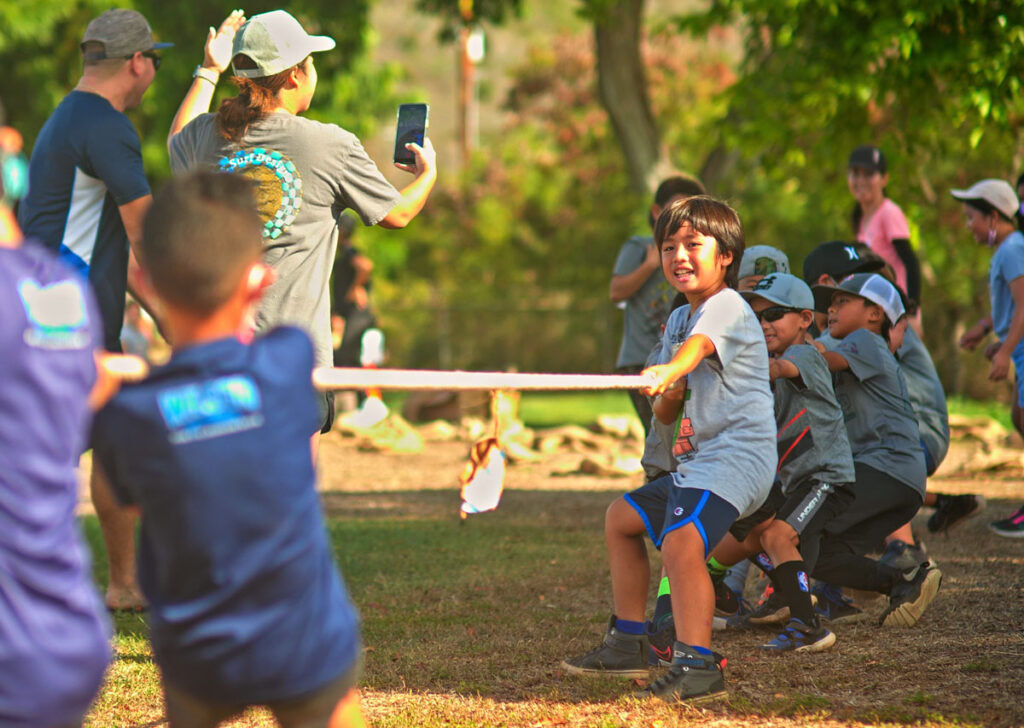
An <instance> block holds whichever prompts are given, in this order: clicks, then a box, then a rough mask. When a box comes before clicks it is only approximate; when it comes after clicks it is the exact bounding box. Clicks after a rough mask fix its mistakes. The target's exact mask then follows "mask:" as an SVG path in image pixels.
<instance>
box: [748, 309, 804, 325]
mask: <svg viewBox="0 0 1024 728" xmlns="http://www.w3.org/2000/svg"><path fill="white" fill-rule="evenodd" d="M802 310H803V309H799V308H790V307H789V306H769V307H768V308H766V309H764V310H763V311H759V312H758V313H757V320H758V321H767V322H768V323H774V322H776V321H778V320H779V319H780V318H782V317H783V316H785V315H786V314H787V313H799V312H800V311H802Z"/></svg>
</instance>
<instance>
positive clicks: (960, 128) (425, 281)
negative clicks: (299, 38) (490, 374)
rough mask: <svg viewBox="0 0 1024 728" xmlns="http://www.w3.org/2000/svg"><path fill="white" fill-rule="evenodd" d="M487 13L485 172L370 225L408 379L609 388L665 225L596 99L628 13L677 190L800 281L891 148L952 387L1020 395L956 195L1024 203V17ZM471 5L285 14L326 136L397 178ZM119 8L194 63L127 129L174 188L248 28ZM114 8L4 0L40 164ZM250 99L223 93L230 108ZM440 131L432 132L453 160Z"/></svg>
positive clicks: (186, 8) (160, 7)
mask: <svg viewBox="0 0 1024 728" xmlns="http://www.w3.org/2000/svg"><path fill="white" fill-rule="evenodd" d="M477 2H478V3H479V4H478V5H477V9H478V14H477V15H476V16H475V17H474V18H473V19H472V20H471V21H470V22H471V23H473V24H480V25H482V27H483V29H484V30H485V31H486V32H487V33H488V38H489V39H492V38H497V39H498V40H497V41H495V42H493V43H490V48H489V49H488V55H487V57H485V59H484V60H483V61H482V63H481V64H480V70H481V73H482V74H484V76H485V77H486V79H485V80H486V83H485V84H483V85H482V86H481V88H480V89H479V90H478V93H479V104H480V113H481V114H482V115H486V118H487V123H486V124H482V125H481V128H482V129H483V131H482V132H481V137H480V140H479V144H478V146H477V148H476V150H475V152H474V153H473V155H472V156H471V158H470V159H469V161H468V163H467V164H465V165H462V164H459V163H458V162H457V161H456V160H454V159H452V158H449V157H450V156H452V155H448V156H445V155H443V154H442V156H441V161H442V165H441V167H440V171H441V176H440V180H439V183H438V186H437V188H436V189H435V192H434V193H433V195H432V197H431V199H430V201H429V203H428V205H427V208H426V209H425V211H424V212H423V214H421V215H420V217H419V218H417V219H416V220H415V221H414V222H413V223H412V224H411V225H410V226H409V227H408V228H407V229H405V230H403V231H399V232H391V231H385V230H379V229H360V230H359V231H358V235H357V238H356V241H357V245H358V246H359V247H360V248H361V249H363V250H364V251H365V252H366V253H367V254H368V255H369V256H370V257H371V258H372V259H373V260H374V262H375V265H376V269H375V276H374V285H375V288H374V305H375V308H376V309H377V311H378V314H379V318H380V320H381V322H382V326H383V328H384V329H385V332H386V333H387V336H388V341H389V350H390V356H391V359H390V364H391V365H394V366H410V367H421V368H426V367H444V368H463V369H504V368H518V369H520V370H524V371H527V370H529V371H545V370H546V371H580V372H583V371H610V370H611V369H612V367H613V364H614V357H615V353H616V351H617V347H618V343H619V336H620V331H621V312H620V311H618V310H617V309H616V308H615V307H614V306H613V305H612V304H611V303H610V302H609V300H608V295H607V291H608V283H609V278H610V275H611V269H612V264H613V262H614V260H615V257H616V254H617V252H618V249H619V247H620V245H621V243H622V241H623V240H625V239H626V238H627V237H628V236H629V235H631V234H634V233H638V232H644V231H645V230H647V229H648V225H647V220H646V214H647V209H648V207H649V204H650V196H649V192H647V191H644V190H638V189H637V188H636V185H635V184H634V183H633V182H634V181H635V180H634V178H632V177H631V176H630V174H629V171H628V170H629V167H628V165H627V162H626V150H627V147H628V145H625V144H624V143H623V140H622V139H620V138H618V137H617V136H616V132H615V131H614V130H613V127H612V125H611V124H610V123H609V115H608V109H607V108H606V105H605V103H607V102H605V103H602V100H601V97H600V94H599V93H598V86H597V81H598V79H597V70H596V69H597V59H596V47H597V44H596V43H595V34H596V32H597V29H598V27H599V24H600V23H602V22H605V21H606V19H607V18H608V17H612V16H610V15H609V13H610V12H619V13H627V14H632V15H634V16H635V17H638V18H639V19H640V20H641V21H642V22H641V28H642V35H641V42H640V44H639V49H640V57H641V63H642V70H643V74H644V80H643V82H644V83H645V84H646V86H647V91H648V94H647V96H648V98H649V103H650V110H651V112H652V113H653V116H654V118H655V120H656V126H657V130H656V137H657V138H656V140H655V141H656V143H657V144H658V146H659V148H660V149H662V160H661V162H660V166H659V167H658V171H668V170H672V169H674V170H680V171H684V172H687V173H690V174H694V175H697V176H699V177H701V178H702V179H703V180H704V181H705V183H706V184H707V186H708V188H709V191H710V192H711V193H712V194H714V195H716V196H718V197H721V198H724V199H726V200H728V201H729V202H730V203H731V204H733V205H734V206H735V207H736V208H737V210H738V211H739V212H740V215H741V217H742V218H743V221H744V225H745V227H746V231H747V239H748V244H758V243H764V244H769V245H775V246H777V247H779V248H781V249H783V250H785V251H786V252H787V254H788V255H789V257H790V260H791V262H792V264H793V266H794V268H795V272H797V273H799V271H800V267H801V261H802V259H803V256H804V255H805V254H806V252H807V251H809V250H810V249H811V248H813V247H814V246H815V245H817V244H818V243H820V242H823V241H825V240H833V239H850V238H852V236H853V233H852V231H851V227H850V211H851V208H852V204H853V201H852V198H851V196H850V194H849V192H848V190H847V187H846V159H847V156H848V154H849V151H850V150H851V149H852V148H853V147H854V146H856V145H858V144H862V143H874V144H878V145H879V146H881V147H882V148H883V150H884V151H885V153H886V155H887V157H888V159H889V163H890V183H889V186H888V189H887V193H888V195H889V196H890V197H891V198H892V199H893V200H894V201H896V202H897V203H898V204H899V205H900V206H901V207H902V208H903V210H904V212H905V213H906V214H907V217H908V218H909V220H910V222H911V226H912V238H913V239H912V242H913V244H914V246H915V248H916V250H917V252H918V255H919V257H920V258H921V261H922V264H923V267H924V291H923V295H922V297H923V299H924V300H923V302H922V303H923V309H924V327H925V338H926V342H927V343H928V345H929V348H930V349H931V351H932V353H933V358H934V359H935V362H936V364H937V366H938V368H939V371H940V375H941V376H942V378H943V381H944V383H945V385H946V387H947V391H949V392H957V393H960V394H965V395H968V396H975V397H981V398H988V397H992V396H1000V397H1004V396H1006V395H1007V393H1008V388H1007V387H1005V385H992V384H990V383H988V382H987V381H986V374H987V369H988V368H987V365H986V363H985V362H984V361H983V360H982V359H981V358H980V355H978V354H966V355H965V354H962V353H960V352H958V351H957V349H956V346H955V342H956V339H957V337H958V336H959V334H960V332H961V331H962V330H963V329H964V328H965V326H969V325H971V324H973V322H974V321H976V320H977V318H978V317H979V316H981V315H982V314H983V313H985V312H986V311H987V306H988V294H987V268H988V260H989V257H990V253H989V251H987V250H985V249H983V248H981V247H979V246H977V245H976V244H975V243H974V242H973V240H972V239H971V238H970V237H969V235H968V234H967V232H966V230H965V228H964V223H963V215H962V212H961V209H960V206H959V204H958V203H956V202H955V201H954V200H953V199H952V198H951V197H950V195H949V190H950V189H951V188H959V187H964V186H967V185H969V184H971V183H972V182H974V181H976V180H978V179H981V178H983V177H999V178H1003V179H1007V180H1009V181H1010V182H1011V183H1012V182H1013V181H1015V180H1016V177H1017V175H1018V173H1020V172H1021V171H1024V170H1022V167H1024V139H1022V134H1021V124H1022V119H1024V116H1022V113H1021V112H1022V103H1021V101H1020V78H1021V77H1022V72H1024V67H1022V66H1024V0H1002V1H999V0H959V1H958V2H948V1H947V0H893V1H892V2H889V3H876V2H869V1H867V0H702V1H697V0H647V2H645V1H644V0H573V1H572V2H570V3H566V4H565V6H567V7H568V8H569V10H565V9H564V8H562V7H561V6H560V9H559V10H553V9H552V8H551V6H550V5H548V4H547V3H546V2H544V0H487V1H486V2H483V1H482V0H477ZM465 3H466V0H462V4H460V2H459V0H418V1H417V0H394V1H393V2H391V1H389V2H387V3H384V2H380V3H375V2H373V0H348V1H347V2H344V3H332V2H326V1H324V0H295V2H292V3H289V4H288V6H287V9H288V10H289V11H290V12H292V13H293V14H295V15H296V16H297V17H299V18H300V20H301V21H302V22H303V24H304V25H305V26H306V28H307V29H309V30H310V32H314V33H326V34H329V35H331V36H333V37H334V38H335V39H336V40H337V41H338V46H339V50H338V51H336V52H332V53H327V54H322V56H320V57H318V59H317V66H318V71H319V76H320V85H319V88H318V91H317V95H316V98H315V100H314V105H313V108H312V109H311V110H310V112H309V115H310V116H311V117H314V118H317V119H320V120H324V121H332V122H334V123H338V124H339V125H341V126H344V127H345V128H348V129H350V130H351V131H353V132H355V133H356V134H357V135H359V136H360V137H361V138H364V139H365V140H367V141H368V142H370V143H368V145H367V146H368V147H369V148H371V152H374V156H375V158H376V159H377V160H378V163H379V165H380V166H381V167H382V168H386V167H389V166H390V165H389V163H388V157H389V154H390V148H388V147H387V145H386V143H384V144H382V145H381V149H375V148H374V146H373V143H372V142H373V140H375V139H383V140H389V139H390V136H391V135H393V122H394V109H395V106H396V105H397V103H399V102H400V101H409V100H429V101H431V103H432V112H431V115H432V121H433V120H437V119H440V118H441V117H443V116H448V115H450V114H451V112H450V111H449V109H450V108H452V107H453V106H454V101H453V100H452V99H448V98H437V97H432V96H431V90H430V89H431V88H432V83H431V79H430V78H429V77H427V76H426V74H428V73H431V74H434V75H436V74H437V71H436V70H433V69H436V64H433V61H436V59H437V57H438V56H450V57H451V63H450V73H451V74H455V68H456V63H455V50H454V47H453V46H451V45H450V44H449V42H450V41H451V39H452V38H455V37H457V34H458V29H459V27H460V24H461V23H465V22H466V20H465V17H466V16H465V14H464V13H463V12H462V11H463V9H464V4H465ZM119 5H120V6H124V7H135V8H136V9H138V10H140V11H141V12H142V13H144V14H145V15H146V16H147V18H148V19H149V20H150V23H151V25H152V26H153V28H154V32H155V33H156V35H157V37H158V39H159V40H165V41H172V42H174V43H176V48H175V49H173V50H171V51H168V52H166V53H164V58H165V62H164V65H163V67H162V68H161V70H160V72H159V73H158V74H157V79H156V81H155V83H154V84H153V86H152V88H151V89H150V90H149V91H148V93H147V96H146V98H145V100H144V102H143V105H142V106H141V107H140V108H139V109H136V110H134V111H132V112H130V116H131V118H132V120H133V121H134V123H135V125H136V127H137V128H138V130H139V134H140V137H141V138H142V140H143V148H144V156H145V161H146V166H147V170H148V172H149V174H150V175H151V181H152V182H153V184H154V185H155V186H158V185H159V183H160V181H161V180H162V179H164V178H165V177H166V176H167V174H168V167H167V159H166V151H165V143H166V133H167V129H168V127H169V124H170V120H171V117H172V116H173V114H174V112H175V110H176V108H177V105H178V103H179V102H180V99H181V97H182V95H183V94H184V92H185V90H186V89H187V87H188V85H189V83H190V81H191V72H192V69H193V67H194V66H195V64H196V63H198V62H199V61H200V60H201V58H202V45H203V42H204V39H205V33H206V28H207V27H208V26H210V25H216V24H217V23H219V21H220V20H221V18H223V17H224V16H225V15H226V14H227V13H228V12H229V11H230V10H231V8H230V7H227V6H222V5H221V4H219V3H213V2H208V1H207V0H199V1H198V2H196V1H194V0H193V2H183V1H181V0H160V1H159V2H158V1H157V0H125V1H124V2H121V3H119ZM470 5H472V3H471V4H470ZM110 6H111V4H110V3H109V2H100V1H99V0H33V1H32V2H31V3H26V2H24V1H23V0H22V2H14V1H12V0H0V18H2V19H3V22H2V23H0V61H2V62H3V63H4V64H5V67H6V68H7V69H8V71H7V73H5V74H4V75H3V77H2V78H0V97H2V98H3V99H4V102H5V104H6V107H7V112H8V120H9V123H11V124H12V125H14V126H16V127H17V128H18V129H20V130H21V132H22V133H23V134H24V135H25V137H26V147H27V149H28V150H31V146H32V142H33V141H34V139H35V136H36V134H37V133H38V131H39V128H40V127H41V125H42V123H43V122H44V121H45V119H46V117H47V116H48V115H49V113H50V112H51V111H52V109H53V108H54V107H55V106H56V105H57V103H59V101H60V99H61V97H62V96H63V95H64V94H65V93H66V92H67V90H68V89H69V88H71V87H72V86H74V84H75V82H76V81H77V79H78V75H79V73H80V61H79V54H78V41H79V39H80V38H81V34H82V32H83V30H84V28H85V26H86V24H87V23H88V21H89V19H90V18H92V17H94V16H95V15H96V14H98V13H99V12H102V11H103V10H105V9H107V8H108V7H110ZM274 7H277V6H276V5H275V4H267V3H256V4H250V5H247V6H246V7H245V10H246V12H247V13H248V14H250V15H251V14H254V13H257V12H262V11H265V10H269V9H273V8H274ZM566 15H568V16H570V19H569V20H566V17H565V16H566ZM398 16H401V18H402V19H408V22H409V23H412V24H413V27H415V28H417V29H418V28H422V29H423V30H422V32H419V31H417V32H415V34H414V37H413V40H409V38H406V40H405V41H404V42H397V41H396V39H395V38H394V37H392V35H391V33H390V31H385V32H383V35H382V30H381V29H383V28H390V27H392V25H393V23H392V21H393V20H395V19H396V18H398ZM556 16H557V22H556V19H555V18H556ZM618 17H621V16H618ZM527 25H528V26H529V27H530V28H532V29H533V31H532V32H531V34H530V35H529V36H526V35H524V34H521V35H523V37H524V38H528V40H527V41H525V42H523V43H520V45H519V46H518V47H517V48H516V49H515V52H514V53H513V52H512V51H511V50H509V49H510V48H511V43H509V42H504V43H503V42H502V41H501V39H502V38H503V37H505V38H507V37H508V36H510V35H514V34H517V33H520V31H521V30H522V28H524V27H526V26H527ZM428 28H429V29H430V30H429V31H428ZM537 28H540V31H537ZM502 33H504V34H506V35H505V36H502V35H501V34H502ZM426 69H431V70H429V72H428V71H427V70H426ZM488 73H489V74H490V75H489V76H488ZM498 75H500V77H501V79H500V83H497V82H496V81H495V77H496V76H498ZM487 79H489V80H487ZM495 89H500V92H496V91H495ZM231 93H232V87H231V86H230V84H228V83H226V82H222V83H221V84H220V86H219V87H218V92H217V94H218V96H217V98H218V99H220V98H223V97H225V96H227V95H230V94H231ZM435 128H436V129H438V132H437V134H438V136H435ZM441 128H442V126H441V125H440V124H432V130H431V134H432V138H434V139H435V143H436V144H438V145H439V147H440V146H441V141H442V140H441V136H440V130H441ZM389 178H391V179H393V181H395V182H396V183H397V184H399V185H400V184H401V183H402V179H403V178H400V177H394V176H393V175H391V174H390V173H389Z"/></svg>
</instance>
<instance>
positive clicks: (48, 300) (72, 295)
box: [18, 279, 91, 350]
mask: <svg viewBox="0 0 1024 728" xmlns="http://www.w3.org/2000/svg"><path fill="white" fill-rule="evenodd" d="M18 295H19V296H20V297H21V303H22V305H23V306H24V307H25V316H26V318H27V319H28V328H27V329H25V333H24V334H23V336H22V337H23V338H24V340H25V343H26V344H28V345H29V346H34V347H36V348H39V349H52V350H66V349H83V348H85V347H86V346H88V345H89V343H90V341H91V339H90V337H89V331H88V330H87V327H86V318H85V298H84V297H83V295H82V289H81V287H80V286H78V285H77V284H76V283H75V282H74V281H60V282H59V283H54V284H53V285H50V286H41V285H39V283H38V282H37V281H34V280H31V279H25V280H23V281H20V282H19V283H18Z"/></svg>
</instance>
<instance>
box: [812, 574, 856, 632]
mask: <svg viewBox="0 0 1024 728" xmlns="http://www.w3.org/2000/svg"><path fill="white" fill-rule="evenodd" d="M812 591H813V596H815V597H817V600H818V601H817V603H816V604H815V605H814V613H815V614H816V615H818V619H821V620H824V621H826V622H831V623H832V624H840V623H842V622H859V621H861V620H862V619H864V618H865V617H866V616H867V615H866V614H864V610H862V609H860V608H859V607H857V606H856V605H855V604H854V603H853V600H852V599H850V598H849V597H847V596H846V595H845V594H843V590H842V589H840V588H839V587H837V586H833V585H832V584H826V583H824V582H818V583H817V584H815V585H814V589H813V590H812Z"/></svg>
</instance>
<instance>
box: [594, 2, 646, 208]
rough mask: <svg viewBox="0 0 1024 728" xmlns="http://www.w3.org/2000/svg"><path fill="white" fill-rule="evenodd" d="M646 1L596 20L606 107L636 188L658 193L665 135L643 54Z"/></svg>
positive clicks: (613, 9)
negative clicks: (660, 130)
mask: <svg viewBox="0 0 1024 728" xmlns="http://www.w3.org/2000/svg"><path fill="white" fill-rule="evenodd" d="M643 16H644V0H619V2H617V3H615V4H614V5H612V6H611V7H609V8H608V10H607V11H606V12H604V13H602V14H601V15H600V16H599V17H598V18H597V19H596V20H595V21H594V38H595V39H596V41H597V79H598V88H599V91H600V97H601V103H602V105H603V106H604V108H605V110H606V111H607V112H608V116H609V117H610V118H611V120H612V127H613V128H614V129H615V135H616V137H618V140H619V145H620V146H621V147H622V152H623V154H624V155H625V157H626V166H627V168H628V170H629V179H630V183H631V185H632V187H633V189H634V190H635V191H636V192H638V193H641V194H648V193H650V192H653V190H654V188H655V186H656V185H657V182H658V180H657V172H658V169H659V166H658V165H659V162H660V161H661V157H662V151H661V136H660V135H659V133H658V127H657V125H656V124H655V122H654V113H653V112H652V111H651V101H650V98H649V97H648V94H647V79H646V77H645V75H644V65H643V59H642V58H641V55H640V33H641V30H642V28H643Z"/></svg>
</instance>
